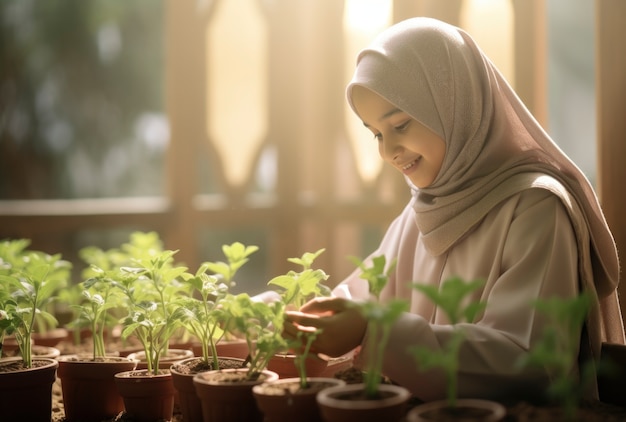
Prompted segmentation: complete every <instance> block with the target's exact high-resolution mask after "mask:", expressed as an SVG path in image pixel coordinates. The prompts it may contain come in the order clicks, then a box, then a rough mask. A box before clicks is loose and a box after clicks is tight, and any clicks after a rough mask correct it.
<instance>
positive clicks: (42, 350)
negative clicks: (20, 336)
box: [2, 344, 61, 359]
mask: <svg viewBox="0 0 626 422" xmlns="http://www.w3.org/2000/svg"><path fill="white" fill-rule="evenodd" d="M3 347H4V346H3ZM30 347H31V356H32V357H33V358H36V357H37V358H48V359H55V358H57V357H59V356H60V355H61V351H60V350H59V349H57V348H56V347H51V346H40V345H37V344H33V345H31V346H30ZM2 351H3V355H2V356H3V357H20V356H22V354H21V353H20V349H19V347H15V348H8V349H7V350H5V349H4V348H3V350H2ZM5 352H6V353H5Z"/></svg>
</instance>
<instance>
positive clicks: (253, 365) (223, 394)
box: [193, 293, 288, 422]
mask: <svg viewBox="0 0 626 422" xmlns="http://www.w3.org/2000/svg"><path fill="white" fill-rule="evenodd" d="M221 305H222V306H221V309H222V312H223V313H224V314H225V315H226V316H227V319H226V320H225V326H224V328H225V329H226V330H231V331H236V332H238V333H241V334H243V336H244V338H245V341H246V344H247V345H248V350H249V354H248V358H247V359H246V367H245V368H239V369H222V370H212V371H207V372H202V373H199V374H196V375H195V376H194V378H193V382H194V385H195V388H196V392H197V394H198V396H199V397H200V401H201V403H202V413H203V418H204V422H218V421H225V420H245V421H259V422H260V421H262V420H263V418H262V414H261V413H260V412H259V410H258V408H257V406H256V403H255V400H254V396H253V394H252V387H253V386H254V385H256V384H261V383H263V382H267V381H273V380H276V379H278V374H277V373H275V372H272V371H269V370H267V369H266V368H267V363H268V362H269V360H270V358H271V357H272V356H273V355H274V354H275V353H276V352H278V351H280V350H284V349H286V348H287V347H288V345H287V342H286V340H285V339H284V338H283V337H282V329H283V320H284V304H283V303H282V302H281V301H277V302H272V303H265V302H262V301H255V300H253V299H252V298H251V297H250V296H249V295H248V294H247V293H241V294H238V295H236V296H235V295H232V294H228V295H227V297H226V298H225V299H224V300H223V301H222V304H221Z"/></svg>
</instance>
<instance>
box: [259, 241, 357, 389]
mask: <svg viewBox="0 0 626 422" xmlns="http://www.w3.org/2000/svg"><path fill="white" fill-rule="evenodd" d="M324 250H325V249H319V250H317V251H316V252H305V253H304V254H302V256H301V257H295V258H288V261H289V262H291V263H294V264H296V265H298V266H300V267H301V270H300V271H294V270H290V271H288V272H287V273H286V274H282V275H279V276H277V277H274V278H272V279H271V280H270V281H269V282H268V285H269V286H274V287H277V288H278V289H279V290H280V291H279V293H280V300H282V302H283V303H284V304H285V307H286V308H287V309H289V308H291V309H300V307H301V306H302V305H304V303H305V302H307V301H308V300H310V299H312V298H314V297H319V296H329V295H330V288H328V286H326V285H325V284H323V282H324V281H326V280H327V279H328V275H327V274H326V273H325V272H324V271H323V270H321V269H313V262H314V261H315V260H316V259H317V258H318V257H319V256H320V255H321V254H322V253H323V252H324ZM300 358H302V359H304V362H305V363H306V366H307V372H308V374H309V375H310V376H313V377H325V376H330V375H332V374H334V373H335V372H337V371H339V370H341V369H344V368H347V367H349V366H350V365H351V364H352V359H351V357H349V356H342V357H339V358H330V357H328V356H324V355H319V354H307V355H306V356H302V355H296V353H294V351H293V350H287V351H285V352H282V353H277V354H276V355H274V356H273V357H272V359H270V361H269V364H268V367H267V369H269V370H270V371H274V372H276V373H278V375H279V376H280V377H281V378H293V377H298V376H299V373H298V371H297V366H296V365H295V362H294V360H295V359H300Z"/></svg>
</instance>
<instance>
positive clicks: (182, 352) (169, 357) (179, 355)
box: [128, 349, 193, 369]
mask: <svg viewBox="0 0 626 422" xmlns="http://www.w3.org/2000/svg"><path fill="white" fill-rule="evenodd" d="M192 357H193V352H192V351H191V350H186V349H167V352H166V353H164V354H163V355H161V359H160V360H159V369H170V366H172V364H173V363H176V362H179V361H181V360H183V359H188V358H192ZM128 358H129V359H130V360H137V361H138V362H137V368H136V369H148V363H147V362H146V352H144V351H143V350H141V351H138V352H133V353H130V354H128Z"/></svg>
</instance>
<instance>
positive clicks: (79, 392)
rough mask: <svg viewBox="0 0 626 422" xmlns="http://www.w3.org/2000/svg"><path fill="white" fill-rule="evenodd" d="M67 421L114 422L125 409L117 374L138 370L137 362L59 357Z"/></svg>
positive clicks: (112, 358)
mask: <svg viewBox="0 0 626 422" xmlns="http://www.w3.org/2000/svg"><path fill="white" fill-rule="evenodd" d="M57 361H58V362H59V369H58V371H57V375H58V377H59V379H60V380H61V390H62V393H63V404H64V408H65V418H66V420H67V422H73V421H87V420H90V421H101V420H104V419H111V418H113V417H115V416H117V415H118V414H119V413H120V412H121V411H123V410H124V401H123V400H122V396H120V394H119V392H118V390H117V387H116V385H115V374H117V373H119V372H124V371H130V370H133V369H135V365H136V364H137V362H136V361H132V360H130V359H128V358H121V357H107V358H105V359H96V360H94V359H93V358H87V357H84V356H77V355H65V356H60V357H58V358H57Z"/></svg>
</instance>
